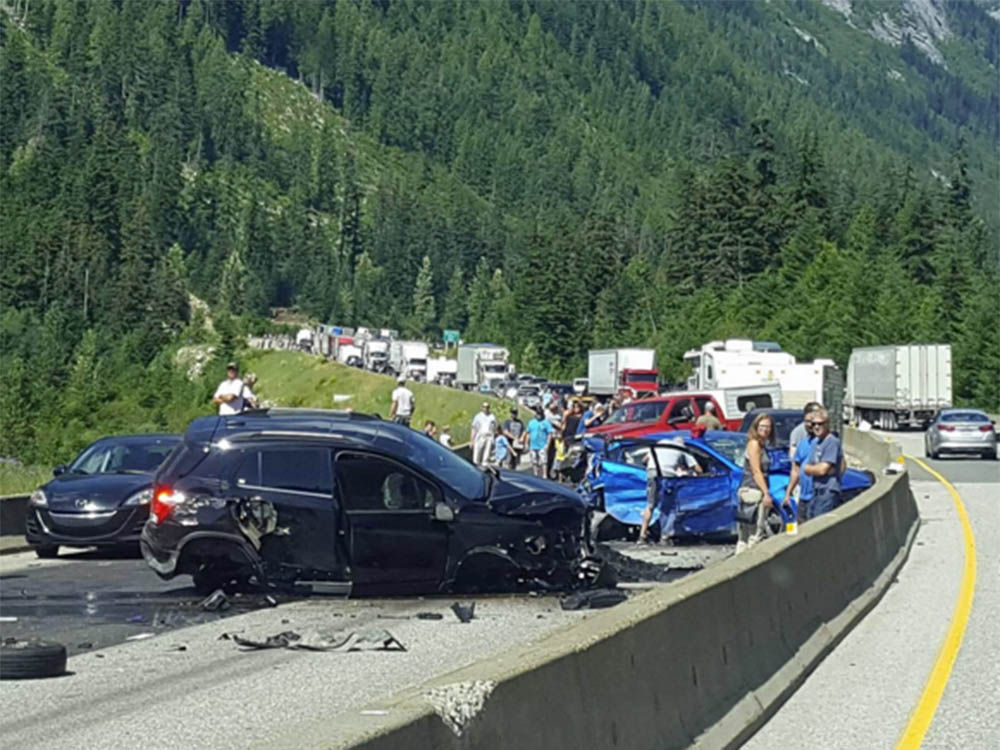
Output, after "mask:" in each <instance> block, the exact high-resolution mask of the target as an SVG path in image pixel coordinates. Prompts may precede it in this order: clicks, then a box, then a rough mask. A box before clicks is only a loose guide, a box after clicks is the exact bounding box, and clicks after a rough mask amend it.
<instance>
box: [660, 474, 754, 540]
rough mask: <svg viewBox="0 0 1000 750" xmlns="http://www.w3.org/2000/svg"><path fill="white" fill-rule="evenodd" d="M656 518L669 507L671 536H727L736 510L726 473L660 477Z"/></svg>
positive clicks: (731, 527)
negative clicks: (671, 508) (672, 516)
mask: <svg viewBox="0 0 1000 750" xmlns="http://www.w3.org/2000/svg"><path fill="white" fill-rule="evenodd" d="M658 484H659V487H660V492H659V502H658V503H657V509H658V510H659V511H660V513H659V514H658V515H660V516H662V515H663V514H664V513H665V512H666V511H667V509H668V508H669V504H673V505H674V506H675V507H676V508H677V520H676V521H675V523H674V535H675V536H698V537H701V536H706V535H712V534H728V533H730V532H731V531H732V529H733V524H734V522H735V519H736V508H735V505H734V503H733V496H732V488H731V484H730V477H729V475H728V474H705V475H701V474H699V475H695V476H686V477H661V478H660V479H659V480H658Z"/></svg>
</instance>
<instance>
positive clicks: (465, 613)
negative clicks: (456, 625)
mask: <svg viewBox="0 0 1000 750" xmlns="http://www.w3.org/2000/svg"><path fill="white" fill-rule="evenodd" d="M451 611H452V612H454V613H455V617H457V618H458V621H459V622H462V623H466V622H471V621H472V620H473V619H475V617H476V603H475V602H469V603H468V604H461V603H459V602H455V603H454V604H452V605H451Z"/></svg>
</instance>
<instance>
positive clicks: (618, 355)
mask: <svg viewBox="0 0 1000 750" xmlns="http://www.w3.org/2000/svg"><path fill="white" fill-rule="evenodd" d="M659 377H660V373H659V372H658V371H657V369H656V350H655V349H591V350H590V352H589V353H588V354H587V386H588V390H589V392H590V393H591V394H593V395H595V396H614V395H616V394H617V393H619V392H621V391H629V390H631V391H632V392H634V394H635V395H636V396H648V395H655V394H656V393H657V392H658V390H659V386H658V380H659Z"/></svg>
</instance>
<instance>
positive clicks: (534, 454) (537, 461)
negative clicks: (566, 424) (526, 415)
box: [528, 409, 555, 477]
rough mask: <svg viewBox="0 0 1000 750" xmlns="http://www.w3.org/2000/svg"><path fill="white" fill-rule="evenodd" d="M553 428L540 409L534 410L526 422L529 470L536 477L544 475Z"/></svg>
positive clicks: (553, 432)
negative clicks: (530, 418)
mask: <svg viewBox="0 0 1000 750" xmlns="http://www.w3.org/2000/svg"><path fill="white" fill-rule="evenodd" d="M553 434H555V428H554V427H553V426H552V423H551V422H549V420H547V419H546V418H545V416H544V415H543V414H542V410H541V409H538V410H537V411H536V412H535V416H534V418H533V419H532V420H531V421H530V422H528V454H529V455H530V456H531V472H532V474H534V475H535V476H536V477H545V475H546V472H547V471H548V469H547V461H548V454H549V452H550V451H549V448H550V446H551V444H552V436H553Z"/></svg>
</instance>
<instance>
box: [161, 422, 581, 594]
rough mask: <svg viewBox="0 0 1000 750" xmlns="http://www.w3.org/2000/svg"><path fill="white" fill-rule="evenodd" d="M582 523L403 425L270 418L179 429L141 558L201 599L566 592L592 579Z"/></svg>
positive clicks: (569, 511)
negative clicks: (270, 592) (257, 592)
mask: <svg viewBox="0 0 1000 750" xmlns="http://www.w3.org/2000/svg"><path fill="white" fill-rule="evenodd" d="M588 515H589V509H588V508H587V506H586V505H585V504H584V502H583V499H582V498H581V497H580V495H578V494H577V493H576V492H573V491H572V490H569V489H567V488H565V487H562V486H560V485H558V484H556V483H554V482H549V481H547V480H543V479H537V478H535V477H531V476H527V475H524V474H516V473H506V472H496V471H490V472H483V471H480V470H479V469H478V468H476V467H475V466H473V465H472V464H471V463H470V462H469V461H467V460H466V459H463V458H461V457H459V456H458V455H456V454H455V453H454V452H452V451H450V450H448V449H447V448H444V447H443V446H441V445H440V444H439V443H438V442H437V441H435V440H432V439H430V438H428V437H426V436H425V435H423V434H422V433H420V432H416V431H414V430H410V429H408V428H406V427H403V426H402V425H397V424H393V423H391V422H384V421H382V420H380V419H378V418H377V417H371V416H367V415H363V414H358V413H344V412H331V411H319V410H297V409H270V410H259V411H255V412H253V413H247V414H240V415H233V416H228V417H203V418H201V419H197V420H195V421H194V422H193V423H192V424H191V425H190V427H189V428H188V430H187V432H186V433H185V436H184V443H183V447H182V448H180V449H178V451H177V453H176V454H175V455H174V456H172V457H171V458H170V460H168V461H167V463H166V464H164V466H163V468H162V469H161V471H160V472H159V473H158V474H157V477H156V481H155V486H154V493H153V504H152V506H151V513H150V518H149V521H148V522H147V524H146V526H145V528H144V529H143V533H142V540H141V546H142V553H143V556H144V557H145V558H146V562H147V563H148V564H149V565H150V567H152V568H153V570H155V571H156V572H157V573H158V574H159V575H160V576H161V577H162V578H167V579H169V578H173V577H174V576H176V575H184V574H189V575H191V576H193V578H194V583H195V587H196V588H198V589H201V590H206V591H207V590H211V589H213V588H216V587H223V588H225V587H230V588H236V587H244V586H265V587H274V586H298V587H303V586H308V587H311V589H312V590H313V591H326V592H329V593H354V594H361V593H382V594H386V593H388V594H401V593H417V592H434V591H440V590H448V589H453V588H455V589H465V590H480V591H481V590H511V589H517V588H521V587H524V586H529V587H542V588H544V587H559V588H567V587H572V586H575V585H579V583H580V582H582V581H585V580H587V577H588V575H591V574H593V576H595V577H596V575H597V573H599V566H596V565H595V564H594V562H593V561H592V560H589V558H588V552H589V539H588V528H589V526H588V523H587V520H588Z"/></svg>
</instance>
